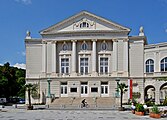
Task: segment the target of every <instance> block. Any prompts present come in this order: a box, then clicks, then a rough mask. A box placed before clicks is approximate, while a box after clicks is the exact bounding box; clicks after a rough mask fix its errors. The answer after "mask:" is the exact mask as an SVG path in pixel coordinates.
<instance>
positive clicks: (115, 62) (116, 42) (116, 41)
mask: <svg viewBox="0 0 167 120" xmlns="http://www.w3.org/2000/svg"><path fill="white" fill-rule="evenodd" d="M112 41H113V64H112V66H113V72H117V64H118V56H117V54H118V50H117V46H118V40H117V39H113V40H112Z"/></svg>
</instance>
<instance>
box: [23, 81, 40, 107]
mask: <svg viewBox="0 0 167 120" xmlns="http://www.w3.org/2000/svg"><path fill="white" fill-rule="evenodd" d="M24 87H25V90H26V91H27V92H28V108H27V109H28V110H32V109H33V106H32V104H31V94H32V92H33V91H37V86H36V85H33V84H31V83H29V84H26V85H25V86H24Z"/></svg>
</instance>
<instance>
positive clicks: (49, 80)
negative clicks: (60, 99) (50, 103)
mask: <svg viewBox="0 0 167 120" xmlns="http://www.w3.org/2000/svg"><path fill="white" fill-rule="evenodd" d="M51 81H52V80H51V79H50V78H48V79H47V82H48V98H50V97H51V94H50V83H51Z"/></svg>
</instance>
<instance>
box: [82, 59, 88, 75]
mask: <svg viewBox="0 0 167 120" xmlns="http://www.w3.org/2000/svg"><path fill="white" fill-rule="evenodd" d="M80 73H81V75H83V74H88V58H81V59H80Z"/></svg>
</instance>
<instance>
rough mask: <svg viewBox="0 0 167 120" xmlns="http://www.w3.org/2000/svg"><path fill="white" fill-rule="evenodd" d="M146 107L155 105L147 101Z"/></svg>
mask: <svg viewBox="0 0 167 120" xmlns="http://www.w3.org/2000/svg"><path fill="white" fill-rule="evenodd" d="M146 105H147V106H148V107H149V106H153V105H155V103H154V102H151V101H147V102H146Z"/></svg>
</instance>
